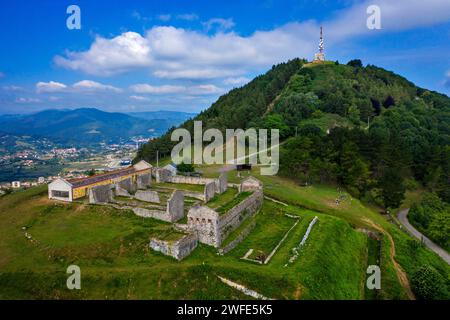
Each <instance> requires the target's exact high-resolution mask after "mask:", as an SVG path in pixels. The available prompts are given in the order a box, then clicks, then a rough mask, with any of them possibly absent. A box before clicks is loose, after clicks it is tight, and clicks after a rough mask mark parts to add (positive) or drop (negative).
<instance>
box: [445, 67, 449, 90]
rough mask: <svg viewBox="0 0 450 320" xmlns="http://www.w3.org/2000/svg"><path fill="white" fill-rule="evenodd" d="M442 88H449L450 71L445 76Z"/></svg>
mask: <svg viewBox="0 0 450 320" xmlns="http://www.w3.org/2000/svg"><path fill="white" fill-rule="evenodd" d="M444 86H446V87H448V88H450V70H448V71H447V74H446V75H445V80H444Z"/></svg>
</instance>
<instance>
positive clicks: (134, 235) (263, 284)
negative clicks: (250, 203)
mask: <svg viewBox="0 0 450 320" xmlns="http://www.w3.org/2000/svg"><path fill="white" fill-rule="evenodd" d="M285 212H288V213H289V214H292V215H298V216H299V217H300V219H301V222H300V223H299V224H298V225H297V226H296V227H295V228H294V229H293V230H292V232H291V233H290V234H289V236H288V238H287V239H286V241H285V242H284V244H283V245H282V246H281V247H280V249H279V250H278V251H277V253H276V254H275V255H274V256H273V258H272V260H271V261H270V262H269V264H267V265H259V264H254V263H251V262H248V261H244V260H242V259H241V257H242V256H243V254H245V252H246V251H248V249H249V248H262V249H264V250H270V249H271V248H273V246H274V244H276V243H277V242H278V241H279V240H280V237H282V235H283V234H284V233H285V230H286V227H290V226H292V222H293V221H294V219H292V218H287V217H286V216H285V215H284V213H285ZM315 215H318V216H319V223H318V224H317V226H316V227H317V228H316V229H314V230H313V232H312V233H311V235H310V239H309V240H308V245H307V246H305V247H304V251H303V252H302V255H301V257H300V258H299V259H298V260H297V261H296V262H295V263H294V264H292V265H290V266H288V267H284V265H285V264H286V262H287V261H288V259H289V257H290V256H291V255H292V249H293V248H294V247H295V246H297V245H298V243H299V242H300V241H301V238H302V237H303V234H304V232H305V230H306V228H307V224H308V222H309V221H310V220H311V219H312V218H313V217H314V216H315ZM0 219H1V224H0V253H1V254H0V298H2V299H18V298H25V299H55V298H58V299H78V298H81V299H219V298H220V299H241V298H246V297H245V296H243V295H242V293H240V292H238V291H236V290H234V289H232V288H230V287H228V286H226V285H225V284H223V283H222V282H220V280H218V278H217V276H218V275H220V276H224V277H226V278H229V279H231V280H233V281H235V282H238V283H241V284H243V285H246V286H248V287H249V288H251V289H253V290H256V291H258V292H260V293H262V294H264V295H265V296H268V297H272V298H276V299H302V298H303V299H318V298H328V299H342V298H350V299H362V298H363V297H364V290H363V287H362V283H363V277H364V272H363V271H364V268H365V266H366V264H367V261H366V257H365V252H366V241H367V240H366V239H367V238H366V236H365V235H364V234H362V233H360V232H357V231H355V230H354V229H353V228H351V226H350V225H349V224H348V223H347V222H345V221H343V220H342V219H338V218H336V217H332V216H328V215H324V214H320V213H316V212H312V211H310V210H305V209H301V208H297V207H294V206H290V207H288V208H286V207H284V206H281V205H279V204H276V203H273V202H271V201H265V202H264V206H263V209H262V210H261V212H260V213H259V214H258V215H257V216H256V217H255V219H256V227H255V229H254V231H253V232H252V233H251V234H250V236H249V237H248V238H246V239H245V240H244V241H243V242H242V243H241V244H239V245H238V246H237V247H236V248H235V249H233V250H232V251H231V252H229V253H228V254H226V255H225V256H218V255H217V254H216V250H215V249H214V248H211V247H208V246H205V245H200V246H199V247H198V248H197V249H196V250H195V251H194V252H193V253H192V255H191V256H189V257H187V258H186V259H185V260H183V261H181V262H177V261H175V260H174V259H172V258H170V257H166V256H164V255H162V254H160V253H157V252H153V251H152V250H150V249H149V248H148V242H149V239H150V237H153V236H156V237H164V235H166V236H167V237H172V235H173V234H172V232H171V226H170V224H167V223H163V222H159V221H156V220H154V219H143V218H139V217H137V216H135V215H133V214H132V213H131V212H128V211H119V210H115V209H113V208H110V207H105V206H92V205H84V204H79V203H73V204H61V203H55V202H52V201H49V200H48V199H47V198H46V190H45V187H40V188H34V189H30V190H27V191H23V192H17V193H14V194H11V195H8V196H6V197H4V198H2V199H1V200H0ZM24 228H25V229H24ZM25 232H27V233H28V234H29V235H31V237H32V240H33V241H31V240H28V239H27V238H26V237H25ZM177 237H178V235H177ZM71 264H76V265H78V266H80V268H81V272H82V290H79V291H70V290H68V289H66V286H65V283H66V279H67V274H66V273H65V271H66V268H67V267H68V266H69V265H71ZM318 275H320V277H321V279H324V280H321V281H323V283H322V284H320V285H318V284H317V283H316V282H315V278H316V277H317V276H318ZM325 282H326V283H325ZM247 298H248V297H247Z"/></svg>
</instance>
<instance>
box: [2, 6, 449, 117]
mask: <svg viewBox="0 0 450 320" xmlns="http://www.w3.org/2000/svg"><path fill="white" fill-rule="evenodd" d="M72 4H75V5H78V6H79V7H80V9H81V25H82V27H81V30H69V29H68V28H67V27H66V19H67V18H68V17H69V15H68V14H67V13H66V9H67V7H68V6H69V5H72ZM372 4H376V5H378V6H379V8H380V12H381V26H382V28H381V29H380V30H369V29H368V28H367V26H366V20H367V17H368V14H367V12H366V9H367V7H368V6H369V5H372ZM0 6H1V8H0V34H1V42H0V113H28V112H36V111H39V110H42V109H49V108H78V107H97V108H100V109H103V110H107V111H122V112H132V111H152V110H180V111H189V112H192V111H195V112H197V111H201V110H203V109H205V108H207V107H209V106H210V105H211V103H212V102H214V101H215V100H216V99H217V98H218V97H219V96H220V95H221V94H224V93H226V92H227V91H229V90H230V89H231V88H233V87H236V86H241V85H243V84H245V83H246V82H248V81H249V80H250V79H252V78H253V77H255V76H256V75H258V74H261V73H264V72H265V71H267V70H268V69H269V68H270V67H271V66H272V65H273V64H277V63H280V62H284V61H286V60H288V59H291V58H294V57H301V58H303V57H304V58H307V59H312V57H313V55H314V52H315V51H316V49H317V44H318V33H319V27H320V25H323V26H324V32H325V48H326V51H325V53H326V58H327V59H329V60H339V61H340V62H343V63H345V62H347V61H348V60H350V59H353V58H360V59H361V60H362V61H363V63H365V64H367V63H370V64H375V65H378V66H381V67H384V68H386V69H388V70H392V71H394V72H396V73H399V74H401V75H403V76H405V77H407V78H408V79H409V80H411V81H413V82H414V83H416V84H417V85H419V86H421V87H425V88H429V89H433V90H436V91H439V92H442V93H446V94H447V95H449V94H450V58H449V57H450V55H449V53H450V41H449V40H450V39H449V38H450V28H449V27H450V1H449V0H427V1H422V0H396V1H392V0H378V1H376V0H374V1H364V0H363V1H356V0H341V1H324V0H312V1H306V0H296V1H293V0H277V1H275V0H265V1H264V0H263V1H254V0H246V1H237V0H227V1H219V0H216V1H213V0H209V1H204V0H177V1H176V0H165V1H154V0H149V1H137V0H127V1H114V0H110V1H103V0H101V1H99V0H97V1H87V0H86V1H84V0H83V1H76V0H72V1H65V0H53V1H50V0H41V1H37V0H15V1H2V3H1V5H0Z"/></svg>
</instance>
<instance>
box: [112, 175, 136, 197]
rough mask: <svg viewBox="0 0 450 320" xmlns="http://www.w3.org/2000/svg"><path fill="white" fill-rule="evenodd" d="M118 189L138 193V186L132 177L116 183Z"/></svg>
mask: <svg viewBox="0 0 450 320" xmlns="http://www.w3.org/2000/svg"><path fill="white" fill-rule="evenodd" d="M115 184H116V185H117V186H118V187H120V188H122V189H125V190H126V191H128V193H134V192H136V184H135V183H134V181H133V179H132V178H131V177H129V178H126V179H123V180H120V181H117V182H116V183H115Z"/></svg>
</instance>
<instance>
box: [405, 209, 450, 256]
mask: <svg viewBox="0 0 450 320" xmlns="http://www.w3.org/2000/svg"><path fill="white" fill-rule="evenodd" d="M408 213H409V208H408V209H403V210H400V211H399V212H398V215H397V217H398V220H400V222H401V224H402V225H403V227H405V228H406V230H407V231H408V232H409V233H410V234H411V235H413V236H414V237H416V238H417V239H419V240H420V241H422V242H423V243H424V244H425V245H426V246H427V247H428V248H430V249H431V250H433V251H434V252H435V253H436V254H437V255H439V256H440V257H441V258H442V259H444V260H445V262H447V263H448V264H449V265H450V255H449V254H448V252H447V251H446V250H444V249H442V248H441V247H440V246H438V245H437V244H436V243H434V242H433V241H431V240H430V239H428V238H427V237H426V236H425V235H423V234H422V233H420V232H419V231H418V230H417V229H416V228H414V227H413V225H412V224H411V223H409V221H408Z"/></svg>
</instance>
